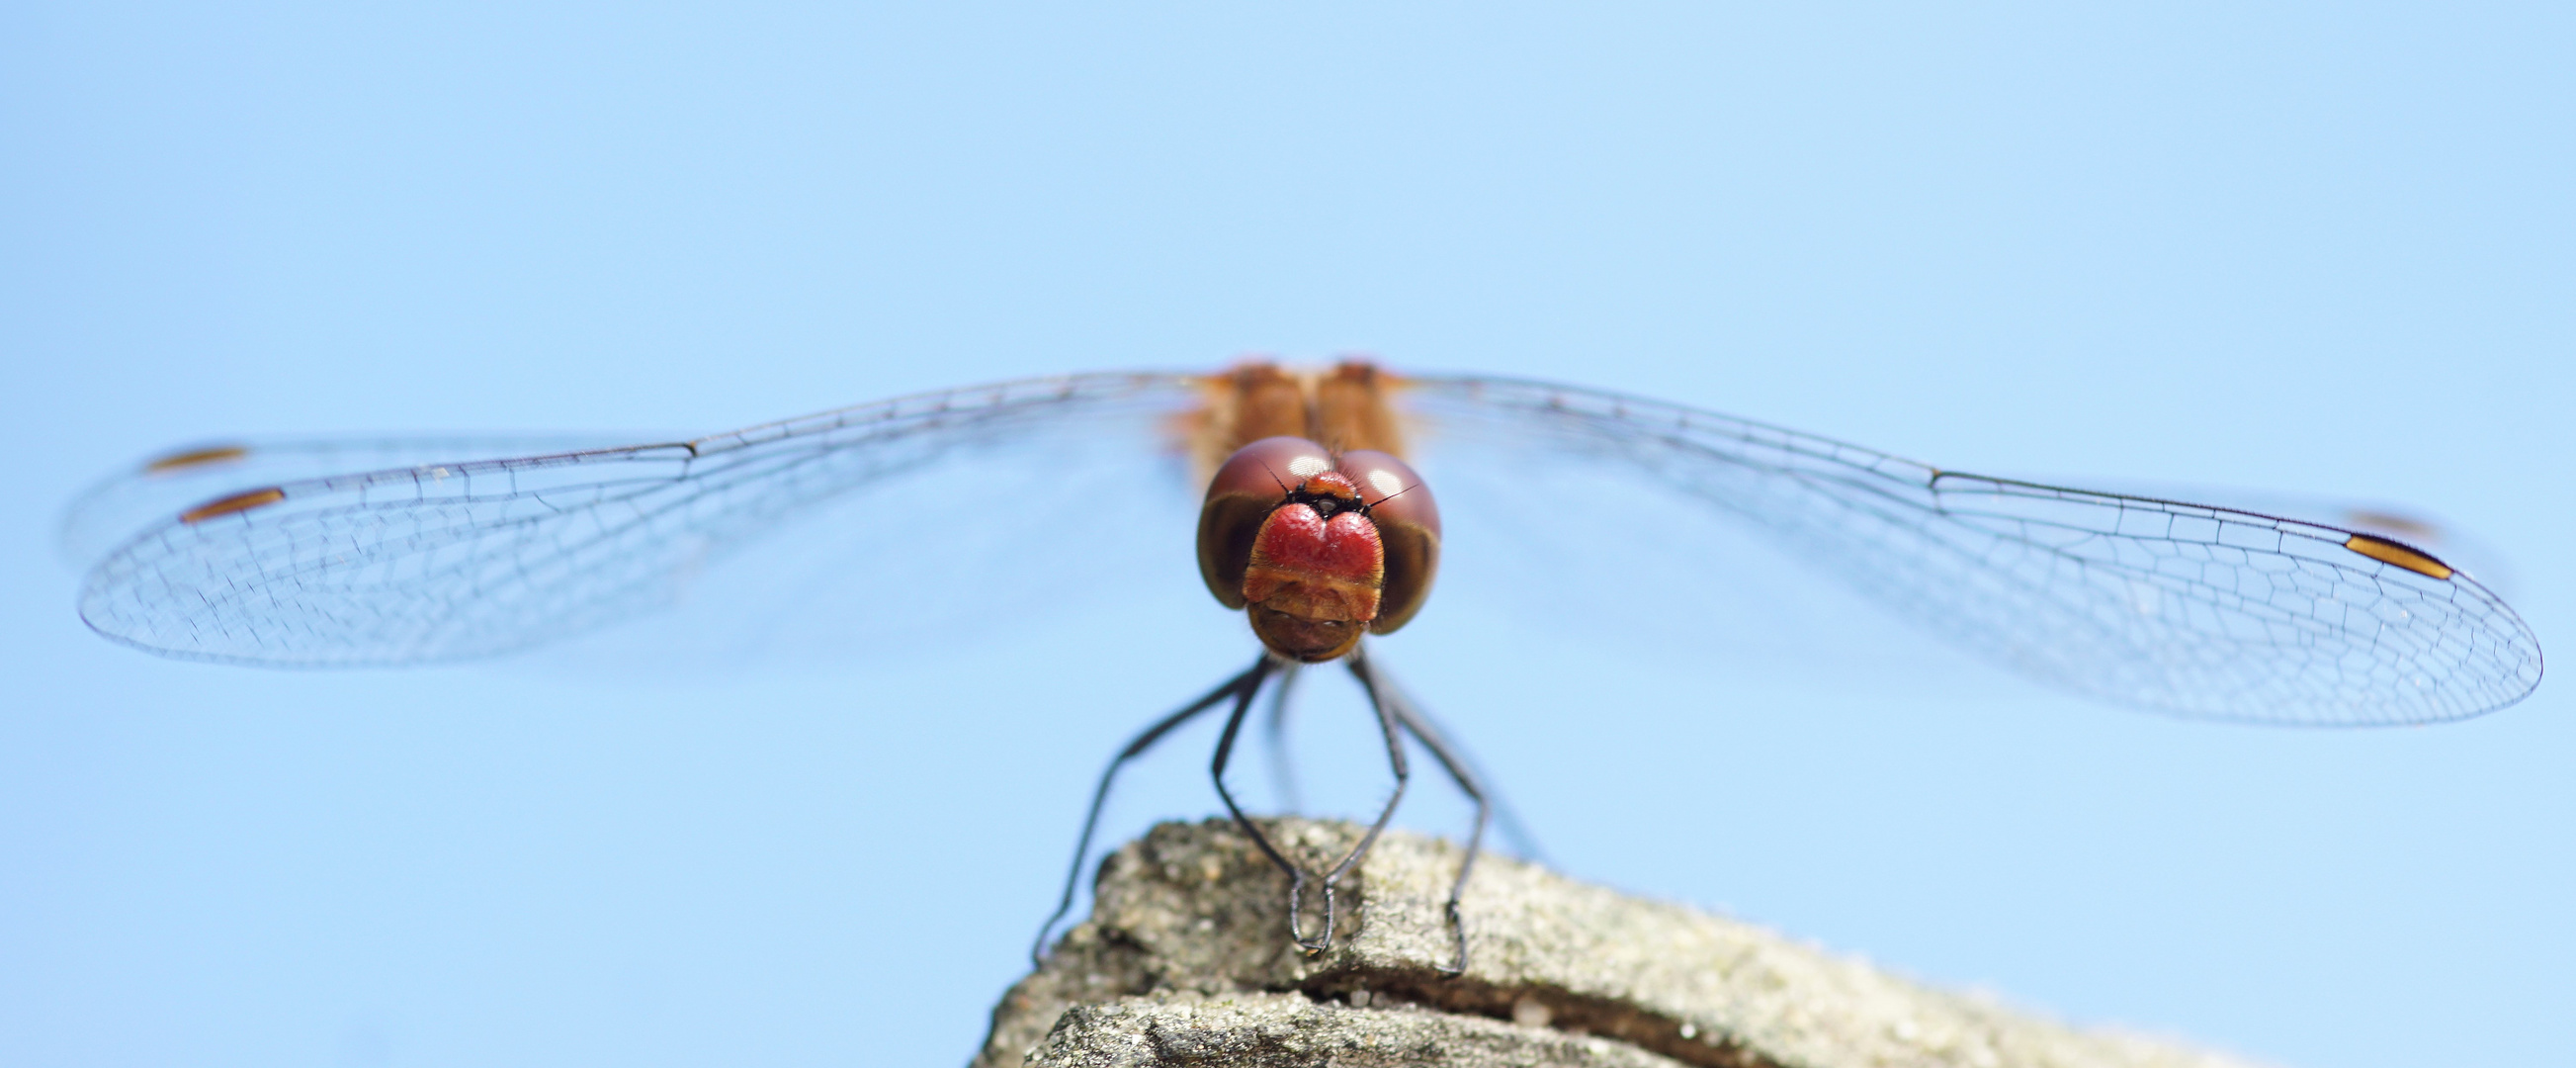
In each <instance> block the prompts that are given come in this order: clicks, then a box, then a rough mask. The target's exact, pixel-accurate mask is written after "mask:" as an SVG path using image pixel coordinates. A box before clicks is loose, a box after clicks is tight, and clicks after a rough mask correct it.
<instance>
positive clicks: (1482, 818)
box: [1351, 663, 1493, 975]
mask: <svg viewBox="0 0 2576 1068" xmlns="http://www.w3.org/2000/svg"><path fill="white" fill-rule="evenodd" d="M1351 670H1352V671H1354V672H1362V673H1363V674H1362V675H1361V677H1360V681H1361V682H1362V683H1363V684H1369V683H1370V676H1375V677H1376V679H1375V682H1374V684H1373V685H1372V686H1371V690H1372V692H1377V691H1383V692H1384V693H1386V695H1387V697H1388V699H1389V700H1388V704H1389V705H1390V706H1391V707H1392V708H1393V709H1394V712H1395V716H1396V719H1397V720H1399V721H1401V722H1402V723H1403V724H1404V729H1405V730H1407V731H1409V732H1411V733H1412V734H1413V736H1414V737H1415V738H1417V739H1420V740H1421V742H1422V747H1423V748H1425V749H1429V750H1431V756H1432V758H1433V759H1436V760H1438V761H1439V762H1440V766H1441V767H1442V768H1443V769H1445V770H1447V771H1448V772H1449V778H1450V779H1451V780H1452V781H1455V782H1456V783H1457V784H1458V789H1459V791H1460V792H1461V793H1464V794H1466V795H1467V797H1468V799H1469V800H1472V801H1474V802H1475V803H1476V829H1475V830H1474V831H1473V832H1471V833H1469V834H1468V836H1467V855H1466V857H1465V858H1464V859H1462V860H1460V861H1459V862H1458V881H1457V882H1454V883H1451V884H1450V886H1449V907H1448V914H1449V931H1450V935H1451V937H1452V938H1454V939H1455V940H1456V946H1457V950H1458V956H1457V958H1456V959H1455V960H1453V961H1451V962H1450V964H1449V966H1448V967H1446V968H1443V969H1441V972H1442V973H1443V974H1447V975H1460V974H1464V973H1465V972H1466V970H1467V923H1466V920H1465V918H1464V917H1462V916H1461V915H1460V914H1459V910H1458V902H1459V899H1461V898H1463V897H1465V896H1466V893H1467V876H1468V875H1469V874H1470V873H1472V872H1474V871H1475V870H1476V853H1477V850H1478V849H1479V848H1480V847H1482V846H1483V844H1484V841H1485V822H1486V820H1487V819H1488V818H1489V817H1490V816H1491V814H1492V811H1493V803H1492V802H1491V801H1490V800H1489V799H1488V798H1487V795H1486V792H1485V788H1484V785H1483V784H1482V783H1479V782H1478V781H1477V779H1476V771H1475V768H1474V766H1473V765H1470V764H1468V763H1467V761H1466V760H1465V759H1463V758H1462V757H1461V756H1460V754H1459V752H1458V750H1457V748H1456V747H1455V746H1452V745H1450V744H1449V739H1448V738H1447V737H1445V736H1443V735H1442V734H1441V733H1440V728H1439V726H1438V725H1437V724H1434V723H1432V722H1431V717H1429V716H1426V715H1424V714H1423V713H1422V710H1421V709H1420V708H1417V707H1415V706H1414V704H1413V701H1412V699H1411V698H1409V697H1407V696H1406V695H1405V693H1404V690H1403V689H1402V688H1401V687H1398V686H1397V685H1396V684H1395V680H1394V679H1393V678H1390V677H1388V676H1387V675H1386V673H1385V672H1383V671H1381V670H1379V668H1378V667H1377V665H1375V664H1373V663H1372V664H1353V665H1352V666H1351Z"/></svg>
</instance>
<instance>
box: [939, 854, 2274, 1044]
mask: <svg viewBox="0 0 2576 1068" xmlns="http://www.w3.org/2000/svg"><path fill="white" fill-rule="evenodd" d="M1265 826H1267V827H1269V828H1271V834H1272V836H1273V841H1275V842H1277V843H1278V844H1279V845H1280V846H1281V848H1282V849H1284V850H1286V851H1288V852H1289V853H1290V854H1291V855H1292V856H1296V857H1298V858H1300V859H1301V860H1302V861H1303V863H1305V864H1306V865H1307V867H1308V870H1310V871H1322V870H1325V869H1326V868H1327V867H1328V866H1329V865H1330V863H1331V860H1332V859H1336V858H1338V857H1339V856H1340V855H1341V853H1342V852H1343V851H1345V850H1347V849H1348V848H1349V847H1350V844H1351V843H1353V842H1355V841H1357V840H1358V836H1359V834H1360V829H1359V828H1356V827H1352V826H1350V825H1347V824H1341V823H1325V822H1316V821H1307V820H1294V819H1288V820H1279V821H1275V822H1271V823H1267V824H1265ZM1459 857H1460V854H1459V851H1458V850H1457V848H1456V847H1455V846H1452V845H1450V844H1449V843H1446V842H1441V841H1436V840H1432V839H1426V838H1421V837H1417V836H1413V835H1407V834H1399V833H1392V832H1391V833H1389V834H1388V835H1387V836H1386V837H1385V838H1383V839H1381V840H1380V841H1379V842H1378V845H1377V847H1376V849H1375V850H1374V851H1372V852H1371V853H1370V855H1369V859H1368V861H1367V863H1366V864H1365V865H1363V866H1362V867H1361V868H1360V869H1359V870H1357V871H1355V872H1354V873H1352V875H1350V876H1346V877H1345V878H1344V880H1343V888H1342V890H1341V892H1340V897H1341V909H1342V911H1341V916H1340V920H1339V923H1338V925H1337V926H1338V930H1337V932H1336V937H1335V941H1334V945H1333V948H1332V949H1330V950H1329V951H1327V952H1325V953H1322V954H1320V955H1316V956H1312V957H1309V956H1307V955H1306V954H1304V953H1301V952H1299V951H1298V950H1297V948H1296V947H1295V946H1294V945H1293V944H1292V943H1291V942H1290V941H1289V939H1288V933H1287V879H1286V878H1285V877H1283V876H1281V875H1280V874H1279V873H1278V872H1277V871H1276V870H1275V869H1273V868H1272V867H1271V865H1270V863H1269V861H1268V860H1267V859H1265V858H1264V857H1262V855H1261V854H1260V852H1259V851H1258V850H1257V849H1255V848H1254V846H1253V845H1252V842H1251V839H1249V838H1247V837H1246V836H1244V834H1243V833H1242V832H1241V831H1240V830H1239V829H1237V828H1236V827H1235V826H1234V825H1233V824H1232V823H1231V822H1229V821H1225V820H1211V821H1208V822H1206V823H1201V824H1182V823H1167V824H1164V825H1162V826H1159V827H1156V828H1154V829H1153V831H1151V832H1150V833H1148V834H1147V835H1146V836H1145V837H1144V838H1142V839H1140V840H1138V841H1135V842H1130V843H1128V844H1127V845H1126V846H1125V847H1123V848H1121V849H1120V850H1119V851H1118V852H1117V853H1115V854H1113V855H1111V856H1110V858H1109V859H1108V860H1107V861H1106V862H1105V863H1104V864H1102V866H1101V871H1100V878H1099V882H1098V887H1097V895H1096V901H1095V904H1094V908H1093V910H1092V915H1091V918H1090V919H1088V920H1086V921H1084V922H1083V923H1081V924H1078V925H1076V926H1075V927H1074V928H1073V929H1072V930H1070V931H1068V932H1066V934H1065V936H1064V938H1063V939H1062V940H1061V941H1059V942H1058V943H1057V944H1056V948H1055V952H1054V954H1053V955H1052V956H1050V957H1049V958H1048V960H1047V962H1046V964H1045V966H1043V967H1041V968H1039V969H1038V970H1037V971H1036V972H1034V973H1031V974H1030V975H1029V976H1028V977H1027V978H1025V979H1022V980H1021V981H1020V982H1019V983H1018V984H1017V985H1015V986H1013V987H1012V988H1011V991H1010V993H1009V994H1008V995H1006V996H1005V997H1004V998H1003V999H1002V1003H1001V1004H1000V1005H999V1006H998V1007H996V1008H995V1009H994V1010H993V1030H992V1034H991V1036H990V1037H989V1038H988V1039H987V1040H986V1041H985V1044H984V1049H983V1051H982V1052H981V1053H980V1054H978V1055H977V1056H976V1058H975V1061H974V1068H1020V1066H1021V1065H1024V1064H1025V1065H1029V1066H1032V1068H1035V1066H1041V1065H1043V1066H1053V1068H1071V1066H1084V1068H1090V1066H1109V1065H1120V1066H1129V1065H1133V1066H1149V1065H1252V1066H1268V1065H1283V1066H1284V1065H1299V1066H1309V1065H1313V1066H1321V1065H1337V1066H1340V1065H1347V1066H1366V1065H1397V1064H1406V1065H1417V1064H1419V1065H1456V1066H1462V1068H1463V1066H1471V1065H1472V1066H1479V1068H1482V1066H1504V1065H1511V1066H1538V1065H1583V1066H1639V1068H1643V1066H1649V1065H1652V1066H1664V1068H1670V1066H1673V1065H1679V1064H1689V1065H1713V1066H1726V1068H1737V1066H1744V1068H1753V1066H1762V1068H1770V1066H1782V1068H1787V1066H1802V1068H1845V1066H1849V1068H1861V1066H1870V1068H1882V1066H1885V1068H1894V1066H1908V1068H1911V1066H1922V1068H1935V1066H1938V1068H1952V1066H1955V1068H2008V1066H2010V1068H2018V1066H2047V1068H2097V1066H2098V1068H2186V1066H2189V1068H2241V1066H2246V1065H2248V1064H2249V1062H2246V1061H2242V1060H2237V1059H2234V1058H2231V1057H2226V1056H2222V1055H2219V1054H2215V1053H2210V1052H2205V1051H2200V1050H2195V1049H2191V1048H2189V1047H2186V1046H2183V1045H2180V1044H2177V1043H2173V1042H2169V1041H2163V1040H2157V1039H2150V1038H2146V1037H2142V1036H2138V1035H2132V1034H2127V1033H2122V1032H2116V1031H2107V1030H2084V1029H2077V1028H2073V1027H2069V1026H2067V1025H2065V1024H2062V1023H2058V1022H2055V1021H2051V1020H2047V1019H2044V1018H2041V1017H2038V1016H2035V1015H2033V1014H2031V1013H2028V1012H2024V1011H2020V1010H2016V1009H2012V1008H2008V1007H2005V1006H2002V1005H1998V1004H1995V1003H1993V1002H1991V1001H1987V1000H1983V999H1979V998H1975V997H1970V996H1967V995H1963V994H1959V993H1955V992H1950V991H1944V990H1938V989H1934V988H1930V987H1925V986H1922V985H1920V984H1917V983H1914V982H1911V981H1909V980H1906V979H1902V978H1899V977H1896V976H1892V975H1889V974H1887V973H1885V972H1882V971H1879V970H1877V969H1875V968H1872V967H1871V966H1869V965H1868V964H1866V963H1864V962H1861V961H1857V960H1852V959H1848V958H1844V957H1838V956H1834V955H1832V954H1828V953H1826V952H1824V951H1822V950H1820V949H1817V948H1815V947H1813V946H1808V945H1802V944H1799V943H1796V942H1793V941H1791V940H1789V939H1787V938H1784V937H1782V936H1780V935H1778V934H1775V933H1772V932H1770V931H1765V930H1762V929H1760V928H1757V927H1752V926H1749V925H1746V924H1743V923H1738V922H1736V921H1733V920H1728V919H1723V918H1720V917H1716V916H1711V915H1709V914H1707V913H1703V912H1699V911H1697V910H1694V909H1688V908H1684V907H1681V906H1678V905H1671V904H1665V903H1662V902H1655V901H1645V900H1640V899H1637V898H1634V897H1629V896H1625V895H1622V894H1618V893H1614V892H1612V891H1609V890H1604V889H1601V888H1599V887H1593V886H1585V885H1583V884H1581V883H1577V882H1573V881H1571V880H1568V879H1565V878H1563V877H1561V876H1558V875H1555V874H1552V873H1550V872H1547V871H1544V870H1541V869H1539V868H1536V867H1533V866H1530V865H1527V864H1521V863H1516V862H1514V861H1511V860H1507V859H1503V858H1499V857H1492V856H1488V857H1485V858H1483V859H1481V860H1479V861H1478V862H1477V866H1476V875H1475V879H1474V880H1473V881H1472V882H1471V883H1469V885H1468V889H1467V897H1466V904H1465V917H1466V928H1467V940H1468V946H1469V961H1468V969H1467V972H1466V974H1464V975H1461V976H1455V977H1448V976H1443V975H1441V974H1440V967H1441V966H1442V965H1445V964H1447V963H1448V962H1449V959H1450V954H1451V941H1450V935H1449V933H1448V929H1447V926H1446V924H1445V922H1444V918H1443V916H1442V909H1441V905H1442V902H1443V901H1445V900H1446V898H1447V893H1448V887H1449V883H1450V880H1451V879H1452V878H1454V877H1455V875H1456V873H1457V870H1458V869H1457V865H1458V861H1459ZM1319 908H1320V906H1319V905H1318V904H1317V903H1316V902H1315V900H1314V895H1313V893H1312V891H1311V890H1310V891H1309V900H1308V905H1307V912H1308V918H1309V923H1310V925H1311V924H1312V923H1314V922H1316V921H1318V920H1320V918H1321V914H1320V911H1319ZM1310 929H1311V927H1310Z"/></svg>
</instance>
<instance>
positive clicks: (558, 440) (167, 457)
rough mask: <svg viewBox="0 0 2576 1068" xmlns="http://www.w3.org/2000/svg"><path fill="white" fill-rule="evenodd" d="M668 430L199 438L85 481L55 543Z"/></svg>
mask: <svg viewBox="0 0 2576 1068" xmlns="http://www.w3.org/2000/svg"><path fill="white" fill-rule="evenodd" d="M665 439H666V438H657V436H655V435H648V434H619V435H571V434H487V435H470V434H414V435H377V436H368V437H364V438H346V439H335V438H307V439H284V440H274V441H211V442H204V443H201V444H197V445H190V446H186V447H183V448H179V449H173V450H171V451H169V452H166V453H163V454H161V455H158V456H155V457H153V458H151V459H149V460H146V461H144V462H142V463H139V464H136V465H134V467H133V468H132V469H130V470H128V471H126V472H124V473H122V474H118V475H114V476H111V477H109V478H107V479H104V480H102V481H100V482H99V483H97V484H96V485H93V486H91V487H90V488H89V489H88V490H87V491H86V492H84V493H82V494H81V495H80V496H79V497H78V498H76V499H74V500H73V501H72V504H71V507H70V508H68V509H66V510H65V512H64V515H63V525H62V531H61V541H60V545H59V548H60V550H61V553H62V557H63V560H64V562H66V563H68V564H71V565H72V566H74V567H77V568H80V569H82V570H87V569H88V568H89V567H90V566H91V565H93V564H96V563H97V562H98V561H99V559H100V558H101V557H104V556H106V555H107V554H108V553H109V552H111V551H113V550H115V549H116V547H117V546H119V545H122V544H124V543H125V542H126V540H127V539H129V538H132V537H133V536H134V534H135V532H136V531H139V530H142V529H144V528H145V527H148V526H157V525H159V524H161V523H163V522H166V521H168V520H169V519H170V517H172V516H174V515H177V514H179V513H180V512H181V511H184V510H186V509H189V508H194V507H196V506H197V505H200V504H204V503H205V502H207V501H211V500H215V499H217V498H220V497H225V496H230V495H232V494H234V493H239V492H242V491H244V490H252V489H258V488H261V487H265V486H282V485H285V484H287V483H290V482H304V481H308V480H311V479H317V478H328V477H330V476H333V475H345V474H348V473H350V472H353V471H386V470H391V469H394V468H401V467H419V466H422V465H428V464H446V465H450V466H454V465H457V464H462V463H470V462H473V461H477V460H500V459H508V458H511V457H520V456H544V455H552V454H557V453H567V452H581V451H587V450H593V449H607V448H613V447H615V446H619V445H626V444H630V443H633V442H637V441H646V440H665Z"/></svg>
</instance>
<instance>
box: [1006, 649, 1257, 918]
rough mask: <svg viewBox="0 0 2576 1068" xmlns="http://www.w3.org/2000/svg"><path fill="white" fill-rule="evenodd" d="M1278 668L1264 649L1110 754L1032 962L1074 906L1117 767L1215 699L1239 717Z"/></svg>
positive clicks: (1229, 732)
mask: <svg viewBox="0 0 2576 1068" xmlns="http://www.w3.org/2000/svg"><path fill="white" fill-rule="evenodd" d="M1278 669H1279V663H1278V662H1277V661H1275V660H1273V659H1271V657H1270V654H1268V653H1266V652H1265V653H1263V654H1262V655H1261V658H1260V659H1258V660H1255V661H1253V662H1252V666H1251V667H1248V668H1245V669H1244V670H1243V673H1242V674H1240V675H1236V676H1235V677H1233V678H1230V679H1227V680H1225V681H1224V682H1222V683H1219V684H1218V685H1217V688H1216V689H1213V690H1209V691H1208V692H1207V693H1206V694H1205V695H1203V696H1201V697H1200V698H1199V699H1198V700H1196V701H1192V702H1190V703H1189V704H1188V705H1185V706H1183V707H1182V708H1181V710H1180V711H1178V712H1174V713H1172V714H1171V715H1168V716H1165V717H1163V718H1162V719H1160V720H1158V721H1156V722H1155V723H1154V725H1153V726H1151V727H1147V728H1145V730H1144V731H1143V733H1140V734H1138V735H1136V737H1135V738H1134V739H1132V740H1130V741H1129V742H1128V743H1127V747H1126V748H1124V749H1121V750H1119V751H1118V755H1117V756H1115V757H1112V758H1110V761H1109V766H1108V767H1107V768H1105V769H1103V770H1102V771H1101V773H1100V785H1099V786H1098V787H1097V788H1095V789H1093V790H1092V792H1091V812H1090V813H1089V814H1088V815H1085V816H1084V817H1083V818H1082V837H1081V838H1080V839H1078V840H1076V842H1075V843H1074V847H1073V867H1072V869H1071V870H1069V871H1067V872H1065V874H1064V896H1063V897H1062V898H1060V899H1058V900H1057V901H1056V906H1055V912H1054V914H1052V915H1049V916H1048V917H1047V921H1046V924H1045V926H1042V927H1039V928H1038V940H1037V944H1035V945H1033V946H1030V947H1029V960H1030V961H1031V962H1032V963H1035V964H1041V965H1042V964H1044V963H1046V947H1047V935H1048V934H1049V933H1051V932H1053V931H1054V930H1055V925H1056V921H1058V920H1062V919H1064V914H1065V913H1067V912H1070V911H1072V910H1073V894H1074V890H1075V888H1077V887H1078V886H1080V885H1081V882H1082V861H1083V858H1084V857H1087V856H1089V855H1090V854H1091V835H1092V832H1094V831H1096V830H1098V829H1099V826H1100V808H1101V805H1102V804H1103V803H1104V802H1106V801H1108V800H1109V787H1110V784H1111V783H1113V782H1115V781H1116V780H1117V778H1118V769H1119V768H1120V767H1122V766H1124V765H1125V764H1126V763H1127V762H1128V761H1130V760H1133V759H1135V758H1136V757H1137V756H1139V755H1141V754H1143V753H1144V752H1145V750H1147V749H1151V748H1153V746H1154V743H1155V742H1159V741H1161V740H1163V736H1164V735H1166V734H1169V733H1171V732H1172V730H1173V729H1174V728H1176V727H1179V726H1180V725H1181V724H1183V723H1187V722H1189V721H1190V720H1191V719H1192V718H1193V717H1195V716H1197V715H1198V714H1199V713H1201V712H1205V711H1207V710H1208V709H1210V708H1212V707H1215V705H1216V703H1217V702H1219V701H1223V700H1225V699H1226V698H1228V697H1232V698H1234V699H1235V712H1234V715H1235V719H1236V720H1241V719H1242V718H1243V708H1244V706H1245V705H1248V704H1250V703H1251V701H1252V695H1253V694H1254V693H1255V692H1258V691H1259V690H1260V689H1261V683H1262V681H1263V680H1264V679H1267V678H1269V677H1270V674H1271V673H1272V672H1274V671H1277V670H1278ZM1233 729H1234V728H1233V726H1232V725H1231V724H1229V725H1228V726H1227V728H1226V730H1227V737H1229V738H1231V737H1232V736H1233ZM1217 788H1218V789H1219V790H1220V791H1222V790H1223V789H1224V783H1222V782H1220V783H1218V784H1217ZM1227 804H1229V805H1231V804H1232V802H1231V801H1229V802H1227ZM1235 818H1236V819H1237V820H1241V819H1242V818H1243V817H1242V815H1241V814H1239V813H1238V814H1237V815H1236V816H1235ZM1272 859H1277V857H1276V854H1273V858H1272Z"/></svg>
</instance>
